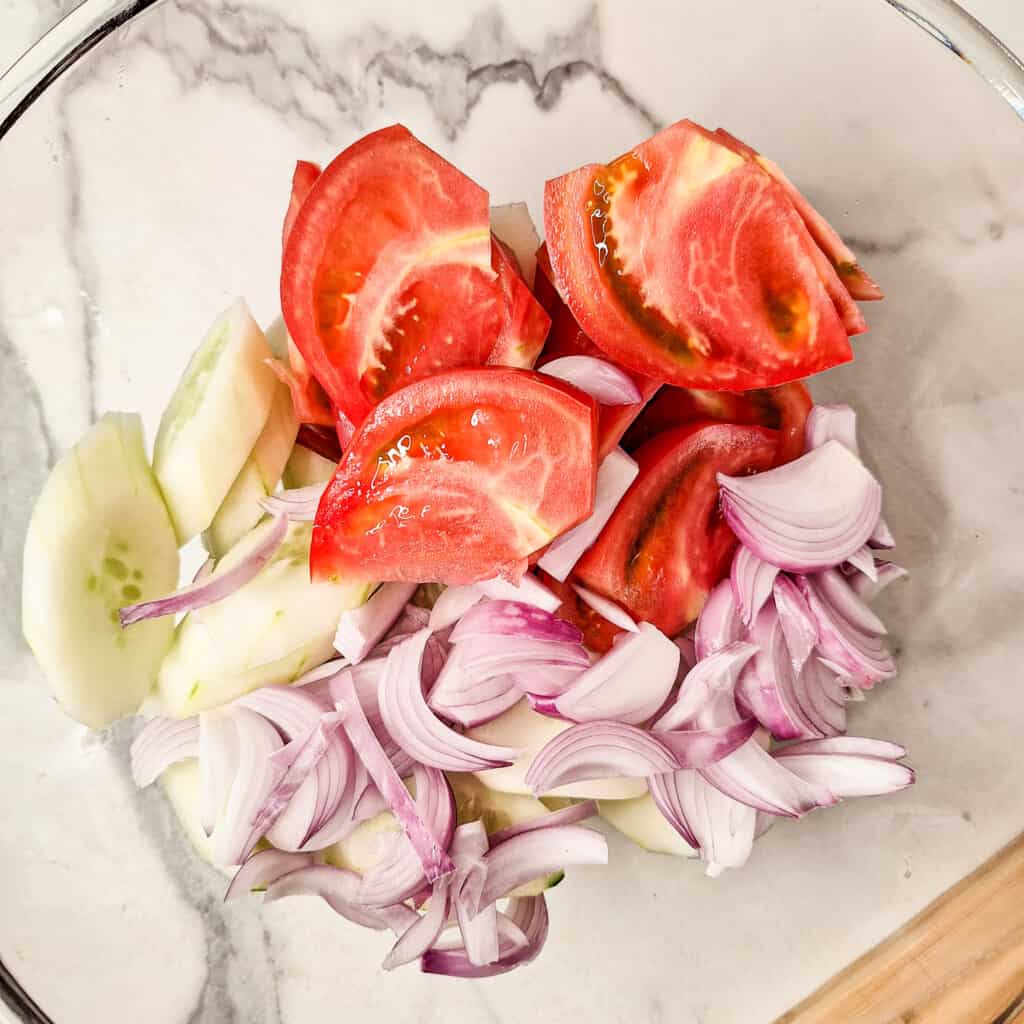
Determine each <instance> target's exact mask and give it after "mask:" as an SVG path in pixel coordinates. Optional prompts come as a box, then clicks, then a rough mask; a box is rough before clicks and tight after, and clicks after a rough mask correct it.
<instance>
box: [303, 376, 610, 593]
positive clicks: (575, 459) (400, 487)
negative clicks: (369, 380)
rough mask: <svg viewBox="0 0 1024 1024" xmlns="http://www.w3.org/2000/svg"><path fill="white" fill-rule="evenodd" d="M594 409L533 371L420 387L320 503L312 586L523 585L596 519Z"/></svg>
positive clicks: (369, 436)
mask: <svg viewBox="0 0 1024 1024" xmlns="http://www.w3.org/2000/svg"><path fill="white" fill-rule="evenodd" d="M596 453H597V407H596V405H595V403H594V401H593V399H592V398H590V397H589V396H588V395H584V394H583V393H582V392H581V391H577V390H576V389H575V388H571V387H569V386H568V385H564V384H562V382H561V381H556V380H554V379H553V378H550V377H544V376H543V375H541V374H536V373H533V372H531V371H529V370H515V369H506V368H504V367H481V368H478V369H472V370H456V371H450V372H448V373H443V374H438V375H436V376H434V377H430V378H428V379H426V380H421V381H418V382H416V383H414V384H410V385H409V386H408V387H406V388H403V389H402V390H401V391H398V392H395V393H394V394H392V395H390V396H388V397H387V398H385V399H384V400H383V401H382V402H381V403H380V404H379V405H378V406H377V407H376V408H375V409H374V410H373V411H372V412H371V413H370V415H369V416H368V417H367V418H366V420H365V421H364V422H363V424H362V425H361V426H360V427H359V429H358V430H357V431H356V434H355V436H354V437H353V439H352V442H351V444H350V445H349V447H348V449H347V450H346V452H345V454H344V456H343V457H342V460H341V463H340V465H339V467H338V471H337V473H336V474H335V476H334V478H333V479H332V480H331V482H330V484H329V485H328V487H327V489H326V491H325V492H324V496H323V498H322V499H321V501H320V507H319V509H318V511H317V515H316V522H315V523H314V527H313V541H312V549H311V552H310V567H311V570H312V574H313V578H314V579H329V578H334V577H342V576H347V577H350V578H355V579H372V580H418V581H421V582H433V581H436V582H440V583H472V582H476V581H477V580H482V579H488V578H490V577H493V576H495V575H501V576H503V577H505V578H506V579H511V580H517V579H518V578H519V577H520V576H521V575H522V574H523V572H524V571H525V570H526V567H527V561H528V559H529V556H530V555H531V554H533V553H534V552H535V551H537V550H539V549H540V548H542V547H544V546H545V545H546V544H548V543H549V542H550V541H551V540H553V539H554V538H555V537H556V536H558V535H559V534H561V533H563V532H564V531H566V530H568V529H570V528H571V527H573V526H575V525H576V524H577V523H578V522H580V521H581V520H583V519H585V518H586V517H587V516H588V515H589V514H590V512H591V510H592V508H593V503H594V483H595V477H596V472H597V458H596Z"/></svg>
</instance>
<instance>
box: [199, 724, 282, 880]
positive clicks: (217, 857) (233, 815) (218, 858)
mask: <svg viewBox="0 0 1024 1024" xmlns="http://www.w3.org/2000/svg"><path fill="white" fill-rule="evenodd" d="M230 714H231V721H232V723H233V724H234V727H235V733H236V736H235V742H236V749H237V751H238V770H237V771H236V772H235V777H234V779H233V780H232V783H231V789H230V791H229V792H228V798H227V801H226V803H225V806H224V813H223V815H222V817H221V820H220V821H219V822H218V823H217V827H216V828H215V829H214V831H213V836H212V837H211V839H212V844H211V856H212V859H213V862H214V863H215V864H241V863H242V862H243V861H244V860H245V859H246V857H248V856H249V854H250V853H251V852H252V848H253V847H254V846H255V845H256V841H257V840H258V839H259V837H260V833H259V832H258V831H257V830H256V829H255V828H253V824H252V823H253V820H254V819H255V817H256V815H257V814H258V813H259V810H260V808H261V807H262V806H263V804H264V803H265V802H266V799H267V797H268V795H269V794H270V791H271V789H273V787H274V785H275V783H276V782H277V771H276V770H275V768H274V765H273V762H272V761H271V759H270V755H271V754H273V753H274V751H275V750H279V749H280V748H281V745H282V744H281V736H280V734H279V733H278V731H277V729H275V728H274V726H273V725H271V724H270V722H268V721H267V720H266V719H265V718H263V717H262V716H261V715H258V714H256V712H254V711H250V710H248V709H247V708H244V707H233V708H232V709H231V712H230Z"/></svg>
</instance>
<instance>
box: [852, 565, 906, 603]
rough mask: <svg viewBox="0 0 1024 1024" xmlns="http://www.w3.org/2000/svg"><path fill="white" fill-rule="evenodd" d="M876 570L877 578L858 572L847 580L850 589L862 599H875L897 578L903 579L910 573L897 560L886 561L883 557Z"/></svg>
mask: <svg viewBox="0 0 1024 1024" xmlns="http://www.w3.org/2000/svg"><path fill="white" fill-rule="evenodd" d="M875 570H876V571H875V575H876V576H877V579H874V580H872V579H871V578H870V577H868V576H864V575H862V574H860V573H858V574H857V575H855V576H852V577H851V578H850V579H849V580H847V583H849V585H850V589H851V590H852V591H853V592H854V593H855V594H856V595H857V596H858V597H859V598H860V599H861V600H862V601H869V602H870V601H874V599H875V598H876V597H878V595H879V594H880V593H881V592H882V591H883V590H885V588H886V587H887V586H889V584H890V583H895V582H896V580H901V579H903V578H904V577H905V576H907V575H909V573H908V572H907V570H906V569H904V568H903V566H901V565H897V564H896V563H895V562H886V561H884V560H883V559H879V560H878V562H877V563H876V566H875Z"/></svg>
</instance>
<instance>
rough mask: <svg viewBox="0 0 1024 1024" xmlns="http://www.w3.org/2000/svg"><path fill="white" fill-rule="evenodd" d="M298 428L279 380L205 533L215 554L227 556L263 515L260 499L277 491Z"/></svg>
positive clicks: (289, 402)
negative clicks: (257, 431)
mask: <svg viewBox="0 0 1024 1024" xmlns="http://www.w3.org/2000/svg"><path fill="white" fill-rule="evenodd" d="M298 429H299V423H298V420H296V418H295V410H294V409H293V408H292V396H291V392H290V391H289V390H288V388H287V387H285V385H284V384H278V385H277V390H276V391H275V392H274V401H273V402H272V403H271V406H270V415H269V416H268V417H267V422H266V423H265V424H264V426H263V430H262V431H261V432H260V436H259V437H258V438H257V439H256V444H255V445H254V446H253V449H252V452H251V453H250V454H249V457H248V458H247V459H246V460H245V465H243V466H242V468H241V470H239V473H238V476H237V477H235V482H234V483H233V484H232V485H231V489H230V490H229V491H228V493H227V495H226V496H225V498H224V500H223V501H222V502H221V504H220V508H218V509H217V514H216V515H215V516H214V517H213V522H212V523H210V525H209V527H208V528H207V529H206V531H205V532H204V533H203V545H204V547H205V548H206V550H207V551H209V552H210V554H211V555H213V557H214V558H223V557H224V555H226V554H227V553H228V551H229V550H230V549H231V548H233V547H234V546H235V544H237V543H238V541H240V540H241V539H242V538H243V537H244V536H245V535H246V534H247V533H248V532H249V531H250V530H251V529H252V528H253V527H254V526H255V525H256V524H257V523H258V522H259V521H260V520H261V519H262V518H263V509H262V507H261V506H260V500H261V499H262V498H265V497H267V495H268V494H273V493H274V488H275V487H277V483H278V481H279V480H280V479H281V473H282V472H283V470H284V467H285V463H286V462H287V461H288V456H289V454H290V453H291V450H292V445H294V444H295V435H296V433H297V432H298Z"/></svg>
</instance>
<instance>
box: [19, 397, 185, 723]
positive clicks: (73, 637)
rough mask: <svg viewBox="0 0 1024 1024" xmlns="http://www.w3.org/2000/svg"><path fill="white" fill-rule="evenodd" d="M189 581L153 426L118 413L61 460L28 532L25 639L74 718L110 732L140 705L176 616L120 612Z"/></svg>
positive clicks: (24, 616)
mask: <svg viewBox="0 0 1024 1024" xmlns="http://www.w3.org/2000/svg"><path fill="white" fill-rule="evenodd" d="M177 585H178V544H177V540H176V539H175V536H174V529H173V527H172V526H171V521H170V518H169V517H168V514H167V508H166V507H165V505H164V502H163V499H162V498H161V497H160V491H159V489H158V488H157V485H156V481H155V480H154V478H153V473H152V471H151V470H150V468H149V463H148V462H147V461H146V452H145V446H144V444H143V439H142V421H141V420H140V419H139V417H138V416H136V415H134V414H128V413H108V414H107V415H106V416H104V417H103V418H102V419H101V420H100V421H99V422H98V423H96V424H95V425H94V426H93V427H92V428H91V429H90V430H89V431H88V433H86V435H85V436H84V437H83V438H82V440H81V441H79V442H78V444H76V445H75V447H74V448H72V449H71V451H69V452H68V453H67V455H65V456H64V458H63V459H61V460H60V462H58V463H57V465H56V466H55V467H54V469H53V472H52V473H51V474H50V477H49V479H48V480H47V481H46V485H45V486H44V487H43V492H42V494H40V495H39V500H38V501H37V502H36V507H35V509H34V510H33V512H32V520H31V522H30V523H29V528H28V534H27V536H26V538H25V562H24V573H23V582H22V622H23V629H24V632H25V639H26V640H27V641H28V643H29V646H30V647H31V648H32V650H33V651H34V652H35V655H36V658H37V659H38V661H39V664H40V665H41V666H42V669H43V672H44V673H45V674H46V677H47V680H48V681H49V683H50V686H51V688H52V689H53V692H54V694H55V695H56V697H57V700H59V701H60V703H61V704H62V705H63V707H64V709H65V710H66V711H67V712H68V714H70V715H71V716H72V717H73V718H76V719H77V720H78V721H79V722H82V723H84V724H85V725H88V726H91V727H92V728H94V729H101V728H103V727H104V726H106V725H109V724H110V723H111V722H113V721H115V720H116V719H118V718H122V717H123V716H125V715H130V714H133V713H134V712H135V711H136V710H137V709H138V706H139V703H140V702H141V701H142V699H143V697H145V695H146V693H147V692H148V690H149V688H150V687H151V686H152V685H153V680H154V678H155V677H156V673H157V668H158V667H159V665H160V661H161V659H162V658H163V656H164V655H165V654H166V653H167V649H168V647H170V644H171V638H172V634H173V630H174V623H173V622H172V620H170V619H151V620H150V621H148V622H140V623H137V624H136V625H134V626H131V627H129V628H128V629H122V628H121V625H120V623H119V621H118V616H117V610H118V608H120V607H122V606H123V605H126V604H132V603H134V602H136V601H139V600H145V599H147V598H151V597H159V596H160V595H162V594H165V593H167V592H168V591H171V590H173V589H174V588H175V587H176V586H177Z"/></svg>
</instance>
